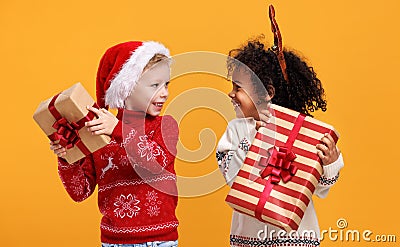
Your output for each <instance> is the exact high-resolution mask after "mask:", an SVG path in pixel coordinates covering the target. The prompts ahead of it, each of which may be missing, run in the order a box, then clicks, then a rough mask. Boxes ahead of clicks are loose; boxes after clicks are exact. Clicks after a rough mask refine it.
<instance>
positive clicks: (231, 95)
mask: <svg viewBox="0 0 400 247" xmlns="http://www.w3.org/2000/svg"><path fill="white" fill-rule="evenodd" d="M228 96H229V97H230V98H231V99H233V98H234V97H235V93H234V92H233V90H232V91H230V92H229V93H228Z"/></svg>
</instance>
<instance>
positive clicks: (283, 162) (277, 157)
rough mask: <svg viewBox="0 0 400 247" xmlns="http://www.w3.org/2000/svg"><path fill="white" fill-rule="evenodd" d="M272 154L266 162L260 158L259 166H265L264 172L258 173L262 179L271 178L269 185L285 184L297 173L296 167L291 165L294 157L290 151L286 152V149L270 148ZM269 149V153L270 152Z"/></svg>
mask: <svg viewBox="0 0 400 247" xmlns="http://www.w3.org/2000/svg"><path fill="white" fill-rule="evenodd" d="M271 149H272V153H271V155H270V157H269V159H268V161H267V162H265V161H266V158H264V157H263V158H261V160H260V165H265V166H266V167H265V168H264V170H262V171H261V172H260V175H261V177H262V178H265V177H267V176H271V177H270V179H271V183H274V184H277V183H279V181H280V180H281V178H282V180H283V182H285V183H287V182H288V181H289V180H290V179H292V177H293V176H294V175H295V174H296V172H297V167H296V166H295V165H294V164H292V162H293V161H294V160H295V159H296V155H295V154H294V153H293V152H292V151H290V152H289V151H288V149H287V148H286V147H279V151H278V149H277V148H276V147H273V148H271ZM271 149H270V150H269V151H271Z"/></svg>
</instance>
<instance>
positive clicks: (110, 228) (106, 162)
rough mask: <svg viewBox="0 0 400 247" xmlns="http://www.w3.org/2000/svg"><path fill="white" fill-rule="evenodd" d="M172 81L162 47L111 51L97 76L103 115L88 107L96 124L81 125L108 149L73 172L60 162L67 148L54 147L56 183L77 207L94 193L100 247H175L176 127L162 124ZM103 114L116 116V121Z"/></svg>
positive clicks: (135, 45) (167, 121) (139, 45)
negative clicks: (105, 138) (107, 140)
mask: <svg viewBox="0 0 400 247" xmlns="http://www.w3.org/2000/svg"><path fill="white" fill-rule="evenodd" d="M169 79H170V62H169V51H168V49H167V48H165V47H164V46H163V45H162V44H159V43H157V42H126V43H122V44H118V45H116V46H113V47H111V48H110V49H108V50H107V52H106V53H105V54H104V56H103V57H102V59H101V61H100V66H99V69H98V73H97V81H96V94H97V101H98V104H99V106H100V107H101V109H96V108H93V107H88V109H89V110H90V111H92V112H94V113H95V114H96V115H97V116H98V118H97V119H95V120H92V121H89V122H87V123H86V127H87V130H88V131H91V132H92V134H94V135H100V134H105V135H109V136H111V142H110V143H109V144H108V145H107V146H105V147H104V148H102V149H100V150H98V151H96V152H94V153H93V154H91V155H88V156H87V157H86V158H84V159H82V160H80V161H78V162H76V163H73V164H68V163H67V162H66V161H65V160H64V159H63V158H62V157H63V156H64V155H65V151H66V150H65V148H64V147H62V146H60V145H59V144H55V143H51V146H50V148H51V149H52V150H54V153H55V154H56V155H58V157H59V158H58V171H59V175H60V178H61V180H62V182H63V184H64V186H65V189H66V191H67V192H68V194H69V195H70V196H71V198H72V199H73V200H74V201H78V202H79V201H83V200H85V199H86V198H88V197H89V196H90V195H91V194H92V193H93V191H94V189H95V187H96V185H98V205H99V209H100V212H101V213H102V215H103V218H102V220H101V225H100V229H101V241H102V246H103V247H112V246H127V247H128V246H129V247H133V246H138V247H139V246H143V247H144V246H146V247H147V246H163V247H170V246H177V238H178V232H177V226H178V220H177V218H176V216H175V209H176V206H177V191H176V176H175V170H174V161H175V155H176V143H177V141H178V127H177V123H176V121H175V120H174V119H173V118H172V117H170V116H164V117H161V116H159V114H160V112H161V109H162V107H163V104H164V103H165V101H166V99H167V98H168V83H169ZM106 107H111V108H117V109H118V114H117V117H115V116H114V115H113V114H112V113H110V112H109V111H107V110H106V109H105V108H106ZM161 125H162V126H161Z"/></svg>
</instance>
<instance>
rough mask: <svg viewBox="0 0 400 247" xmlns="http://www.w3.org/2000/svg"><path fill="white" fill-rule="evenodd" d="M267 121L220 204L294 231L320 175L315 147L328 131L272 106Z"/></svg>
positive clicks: (327, 127) (320, 124)
mask: <svg viewBox="0 0 400 247" xmlns="http://www.w3.org/2000/svg"><path fill="white" fill-rule="evenodd" d="M270 111H271V113H272V118H271V123H270V124H267V126H266V127H265V128H263V127H262V128H260V129H259V130H258V132H257V134H256V136H255V139H254V141H253V143H252V145H251V147H250V149H249V151H248V153H247V155H246V158H245V161H244V164H243V166H242V167H241V169H240V171H239V173H238V175H237V176H236V178H235V180H234V183H233V185H232V187H231V190H230V192H229V194H228V196H227V197H226V202H227V203H228V204H229V205H230V206H231V207H232V208H233V209H234V210H236V211H239V212H241V213H244V214H247V215H250V216H253V217H256V218H257V219H258V220H260V221H263V222H267V223H269V224H272V225H275V226H277V227H279V228H282V229H284V230H286V231H287V232H289V231H291V230H297V229H298V227H299V225H300V221H301V219H302V217H303V215H304V212H305V210H306V208H307V205H308V203H309V201H310V200H311V197H312V194H313V193H314V190H315V187H316V186H317V184H318V181H319V178H320V176H321V174H322V166H321V161H320V159H319V157H318V155H317V149H316V144H318V143H321V141H320V140H321V138H322V137H323V136H324V134H325V133H329V134H330V135H331V136H332V137H333V139H334V140H335V142H337V140H338V138H339V134H338V133H337V132H336V131H335V130H334V128H333V127H332V126H330V125H328V124H325V123H323V122H321V121H319V120H316V119H314V118H312V117H308V116H305V115H303V114H300V113H298V112H295V111H292V110H289V109H287V108H284V107H281V106H278V105H274V104H273V105H272V106H271V110H270Z"/></svg>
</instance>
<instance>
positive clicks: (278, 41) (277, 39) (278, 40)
mask: <svg viewBox="0 0 400 247" xmlns="http://www.w3.org/2000/svg"><path fill="white" fill-rule="evenodd" d="M269 19H270V20H271V29H272V32H273V33H274V46H273V47H272V51H273V52H274V53H275V54H276V57H277V58H278V61H279V65H280V67H281V70H282V74H283V78H285V80H286V82H289V79H288V75H287V73H286V62H285V57H284V56H283V49H282V36H281V32H280V31H279V27H278V23H277V22H276V20H275V9H274V6H272V5H270V6H269Z"/></svg>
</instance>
